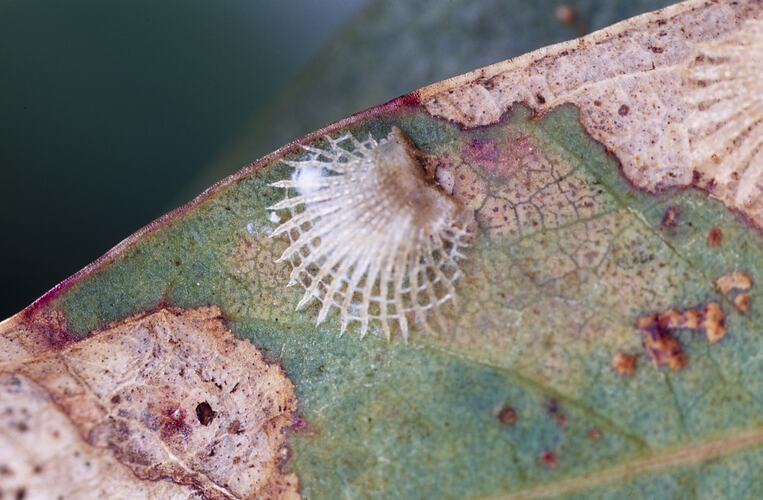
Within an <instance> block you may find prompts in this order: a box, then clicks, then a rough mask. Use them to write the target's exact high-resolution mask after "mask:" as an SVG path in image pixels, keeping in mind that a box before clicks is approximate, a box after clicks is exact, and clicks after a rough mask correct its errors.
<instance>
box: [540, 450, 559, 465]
mask: <svg viewBox="0 0 763 500" xmlns="http://www.w3.org/2000/svg"><path fill="white" fill-rule="evenodd" d="M538 458H540V461H541V462H543V463H544V464H545V465H546V467H548V468H549V469H553V468H554V467H556V455H555V454H554V452H553V451H551V450H543V451H542V452H541V453H540V457H538Z"/></svg>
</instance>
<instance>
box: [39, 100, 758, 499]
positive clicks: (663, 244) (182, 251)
mask: <svg viewBox="0 0 763 500" xmlns="http://www.w3.org/2000/svg"><path fill="white" fill-rule="evenodd" d="M392 127H399V128H400V129H401V130H402V131H403V132H404V133H405V134H406V135H407V136H408V137H410V139H411V141H412V142H413V144H414V145H415V147H416V148H417V149H418V150H420V151H421V152H423V153H424V154H426V155H429V157H430V158H435V159H436V161H437V165H438V168H439V169H441V172H444V173H445V174H443V175H449V176H450V178H451V180H452V183H453V186H452V191H453V196H454V197H455V198H456V199H458V200H459V201H460V202H463V203H465V204H470V203H473V207H474V208H475V211H476V220H477V229H476V231H475V237H474V239H473V241H472V242H471V244H470V246H469V247H468V248H467V249H465V250H464V252H463V253H464V254H465V259H464V261H463V265H462V271H463V277H462V278H460V279H459V280H458V281H456V292H457V297H458V301H457V303H456V304H453V305H448V306H446V307H444V308H443V311H442V313H443V321H444V324H445V328H435V329H434V330H435V331H434V332H427V331H425V330H424V329H422V328H419V327H414V328H413V330H412V331H411V333H410V335H409V339H408V341H407V342H406V341H404V340H403V339H402V338H401V336H400V335H395V336H393V338H392V340H391V341H387V340H385V339H384V336H383V335H382V333H381V328H380V326H379V325H378V324H372V325H371V328H370V329H371V334H370V335H368V336H367V337H366V338H363V339H360V338H359V335H358V332H359V327H358V325H357V324H351V326H350V327H349V328H348V331H347V332H346V333H345V334H343V335H340V334H339V331H340V319H339V317H338V314H336V312H335V311H334V312H332V313H331V314H329V316H328V318H327V320H326V321H325V322H323V323H321V324H319V325H317V326H316V325H315V320H316V316H317V314H318V309H319V304H316V303H312V304H311V305H309V306H308V307H306V308H305V309H303V310H300V311H295V306H296V304H297V302H298V301H299V299H300V297H301V295H302V293H303V290H301V289H300V288H299V287H287V286H286V285H287V283H288V279H289V278H288V276H289V271H290V267H289V265H288V263H277V262H276V259H277V258H278V257H279V256H280V254H281V252H282V251H283V250H284V248H285V247H286V245H287V244H288V239H287V238H285V237H284V236H279V237H275V238H271V237H270V235H271V233H272V231H273V230H274V229H275V227H276V226H277V223H274V222H273V221H272V213H271V211H270V210H268V207H269V206H271V205H273V204H274V203H276V202H278V201H280V200H281V199H282V197H283V192H282V191H283V190H281V189H276V188H273V187H271V186H270V184H271V183H273V182H275V181H278V180H281V179H286V178H289V176H290V175H291V171H292V169H291V168H290V167H288V166H287V165H286V164H284V163H283V162H282V159H292V160H299V159H304V158H305V156H306V153H305V152H304V151H303V150H301V149H300V148H299V147H298V146H297V145H290V146H287V147H286V148H284V149H282V150H279V151H277V152H276V153H274V154H272V155H270V156H267V157H265V158H264V159H262V160H261V161H259V162H257V163H256V164H254V165H253V166H251V167H249V168H247V169H244V170H242V171H241V172H239V173H238V174H235V175H234V176H232V177H231V178H228V179H227V180H225V181H223V182H222V183H220V184H218V185H216V186H214V187H213V188H212V189H210V190H209V191H207V192H206V193H205V194H204V195H202V196H201V197H199V198H198V199H196V200H195V201H194V202H192V203H191V204H189V205H187V206H185V207H183V208H181V209H179V210H178V211H176V212H173V213H171V214H169V215H168V216H166V217H165V218H163V219H161V220H159V221H157V222H156V223H154V224H153V225H152V226H149V227H148V228H147V229H146V230H145V231H143V232H141V233H138V234H136V235H135V236H134V237H132V238H130V239H128V240H127V241H126V242H124V243H123V244H122V245H121V246H120V247H117V248H116V249H115V250H114V251H112V252H111V253H109V254H107V256H106V257H105V258H103V259H102V260H100V261H98V262H96V263H94V264H93V265H92V266H91V267H89V268H87V269H86V270H84V271H83V272H82V273H81V274H80V275H76V276H75V277H73V278H72V279H70V280H69V281H67V282H65V283H64V284H62V285H61V286H60V287H59V288H57V289H54V290H53V291H52V292H50V293H49V294H48V295H46V296H44V297H43V298H42V299H41V300H40V301H38V302H37V303H36V304H35V305H33V306H31V307H30V309H29V310H27V311H26V313H25V314H26V315H27V316H25V317H31V316H30V315H32V313H33V312H35V311H45V312H46V313H50V312H52V311H56V312H59V313H61V314H62V315H63V317H64V318H65V320H66V325H67V332H68V333H69V334H71V335H72V336H74V337H76V338H78V339H79V338H82V337H84V336H86V335H88V334H89V333H92V332H94V331H97V330H98V329H101V328H103V327H104V326H105V325H107V324H109V323H110V322H113V321H120V320H123V319H125V318H128V317H130V316H131V315H136V314H140V313H143V312H145V311H151V310H156V309H158V308H162V307H167V306H173V307H179V308H186V309H190V308H197V307H200V306H216V307H219V308H220V310H221V311H222V316H223V317H224V319H225V321H226V324H227V327H228V328H229V329H230V331H232V332H233V334H234V335H235V337H237V338H239V339H245V340H247V341H249V342H251V343H252V344H253V345H254V346H255V347H257V348H258V349H260V350H261V351H262V352H263V353H264V354H265V356H267V358H268V359H270V360H272V362H274V363H277V364H279V365H281V366H282V367H283V369H284V371H285V373H286V375H287V377H288V379H289V380H290V381H291V382H292V383H293V384H294V393H295V396H296V401H297V413H298V415H299V419H300V424H299V425H298V426H295V427H294V429H293V432H290V433H289V435H288V438H287V439H288V446H289V449H290V450H291V456H290V458H289V459H288V460H287V461H285V463H284V464H283V468H284V470H286V471H287V472H292V473H294V474H296V476H297V477H298V478H299V485H300V492H301V494H302V495H303V496H304V497H305V498H365V497H379V498H467V497H507V498H537V497H565V498H567V497H569V498H630V497H640V498H685V497H697V498H758V497H759V496H760V495H761V493H763V483H762V482H761V470H763V448H761V446H760V445H761V440H762V439H763V438H762V437H761V436H763V431H762V430H761V429H762V427H761V426H762V425H763V421H761V414H763V413H762V412H761V410H763V384H762V383H761V368H763V364H762V363H761V359H762V358H761V352H763V351H762V350H761V347H762V346H761V330H762V328H761V326H762V325H763V303H762V302H761V300H759V297H757V296H756V291H757V287H758V286H759V285H758V284H757V283H759V282H760V280H761V279H763V275H761V271H763V265H762V263H763V235H761V232H760V230H759V229H757V228H755V227H753V225H752V224H751V223H750V221H749V220H748V219H745V217H744V216H743V215H741V214H740V213H738V212H735V211H732V210H729V209H727V208H726V207H725V206H724V204H723V203H722V202H721V201H718V200H715V199H712V198H711V197H709V196H708V194H707V193H706V192H703V191H700V190H696V189H673V190H666V191H663V192H659V193H653V192H652V193H650V192H646V191H644V190H640V189H637V188H636V187H635V186H634V185H633V184H632V183H631V182H629V180H628V179H627V178H626V177H625V176H624V175H623V173H622V170H621V168H620V165H619V163H618V159H617V157H616V156H615V154H616V152H615V153H613V152H610V151H607V149H606V148H605V147H604V146H603V145H602V144H600V143H599V142H597V141H595V140H593V139H592V138H591V136H590V135H589V132H588V131H587V130H585V129H584V128H583V126H582V125H581V119H580V110H579V109H578V108H577V107H575V106H573V105H563V106H559V107H556V108H555V109H553V110H551V111H549V112H546V113H545V114H543V116H538V115H537V114H535V113H534V112H533V110H532V109H531V108H530V107H529V105H528V104H521V103H517V104H515V105H513V106H512V107H511V108H510V110H509V111H508V112H506V113H505V114H503V116H502V119H501V120H500V121H499V122H497V123H492V124H490V125H487V126H480V127H472V128H465V127H462V126H459V125H458V124H455V123H452V122H449V121H446V120H444V119H441V118H437V117H433V116H432V115H431V114H429V113H428V112H427V111H426V110H425V109H424V107H423V106H421V105H420V104H419V103H418V102H416V99H415V98H414V96H408V97H406V98H401V99H400V100H397V101H394V102H392V103H390V104H388V105H385V106H381V107H378V108H374V109H372V110H370V111H369V112H366V113H363V114H360V115H356V116H354V117H352V118H351V119H349V120H347V121H344V122H339V123H337V124H335V125H332V126H330V127H328V128H327V129H324V130H322V131H319V132H317V133H314V134H312V135H310V136H307V137H306V138H304V139H303V140H302V141H301V142H302V144H305V145H307V144H313V145H315V146H316V147H326V141H325V140H324V138H323V136H324V134H329V135H330V136H331V137H337V136H338V135H341V134H343V133H345V132H348V133H351V134H353V136H355V137H366V136H368V135H369V134H370V135H371V136H372V137H375V138H377V139H382V138H384V137H386V136H387V135H388V134H389V133H390V131H391V130H392ZM281 215H282V216H283V215H284V214H281ZM673 217H674V218H673ZM711 234H715V235H722V236H721V237H720V238H717V237H716V238H713V237H709V235H711ZM734 271H738V272H743V273H745V274H746V275H748V276H750V277H751V278H752V281H753V283H754V284H753V285H752V289H751V290H750V292H749V293H750V295H751V296H752V300H751V302H750V304H749V308H747V309H746V310H742V309H741V308H740V307H738V306H737V305H736V304H735V303H734V298H735V297H736V296H737V295H736V292H734V294H729V293H724V292H722V290H720V289H719V286H717V285H716V281H717V280H718V279H719V278H720V277H722V276H724V275H729V274H730V273H732V272H734ZM713 303H716V304H719V305H720V308H721V310H722V311H723V314H724V317H723V324H724V326H725V328H726V333H725V335H724V336H723V338H722V339H721V340H720V341H719V342H715V343H711V342H710V341H709V340H708V338H706V335H705V331H704V329H703V328H689V327H683V328H681V327H678V328H673V327H670V328H669V335H670V336H671V338H674V339H675V340H676V341H677V342H678V345H680V349H681V350H682V352H683V354H684V355H685V357H686V363H685V366H683V367H680V368H679V369H670V368H669V367H668V366H667V365H664V364H659V363H658V362H656V358H655V357H654V355H652V354H650V352H649V350H648V349H646V347H645V345H644V343H645V338H646V335H648V332H647V333H645V331H644V328H639V327H637V326H636V325H637V322H638V321H639V318H645V317H651V316H652V315H660V314H664V313H666V312H667V311H670V310H674V311H687V310H697V311H703V310H705V309H704V308H707V307H708V305H709V304H713ZM702 314H706V312H705V313H702ZM706 328H709V327H706ZM665 330H667V328H666V329H665ZM617 353H625V354H627V355H629V356H633V357H634V359H635V360H636V366H635V369H634V372H633V373H632V374H628V373H624V372H622V370H618V369H616V367H615V366H613V359H614V357H615V356H616V354H617Z"/></svg>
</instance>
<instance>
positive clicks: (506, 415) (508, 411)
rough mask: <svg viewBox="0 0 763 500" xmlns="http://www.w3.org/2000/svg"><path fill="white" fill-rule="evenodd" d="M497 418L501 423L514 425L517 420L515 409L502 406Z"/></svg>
mask: <svg viewBox="0 0 763 500" xmlns="http://www.w3.org/2000/svg"><path fill="white" fill-rule="evenodd" d="M498 420H499V421H500V422H501V423H502V424H506V425H514V424H515V423H516V422H517V411H516V410H515V409H514V408H512V407H511V406H504V407H503V408H501V411H499V412H498Z"/></svg>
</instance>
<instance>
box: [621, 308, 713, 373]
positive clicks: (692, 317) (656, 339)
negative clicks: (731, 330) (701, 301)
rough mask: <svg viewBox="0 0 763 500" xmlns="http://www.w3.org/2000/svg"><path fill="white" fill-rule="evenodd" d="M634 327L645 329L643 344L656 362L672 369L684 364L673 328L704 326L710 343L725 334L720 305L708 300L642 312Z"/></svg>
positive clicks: (698, 327)
mask: <svg viewBox="0 0 763 500" xmlns="http://www.w3.org/2000/svg"><path fill="white" fill-rule="evenodd" d="M635 325H636V328H639V329H641V330H643V331H644V339H643V340H644V347H645V348H646V350H647V352H649V355H650V356H651V357H652V360H653V361H654V362H655V364H657V365H661V364H667V365H668V366H670V368H671V369H673V370H679V369H681V368H683V367H684V366H685V365H686V355H685V354H684V353H683V351H682V349H681V345H680V343H679V342H678V340H677V339H676V338H675V337H674V336H673V335H672V334H670V333H669V330H671V329H675V328H686V329H688V330H702V329H703V330H705V336H706V337H707V340H709V341H710V343H711V344H714V343H716V342H718V341H719V340H721V339H722V338H723V337H724V336H725V335H726V331H727V328H726V321H725V314H724V312H723V309H722V308H721V305H720V304H719V303H717V302H711V303H709V304H708V305H707V306H705V307H704V308H703V309H701V310H699V309H686V310H685V311H677V310H675V309H669V310H667V311H665V312H664V313H662V314H652V315H649V316H642V317H640V318H638V319H637V320H636V323H635Z"/></svg>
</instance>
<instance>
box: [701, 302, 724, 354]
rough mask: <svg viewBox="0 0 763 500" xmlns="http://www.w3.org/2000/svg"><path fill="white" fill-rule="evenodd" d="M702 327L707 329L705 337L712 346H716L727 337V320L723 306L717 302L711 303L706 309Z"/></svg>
mask: <svg viewBox="0 0 763 500" xmlns="http://www.w3.org/2000/svg"><path fill="white" fill-rule="evenodd" d="M703 312H704V319H703V321H702V327H703V328H704V329H705V336H706V337H707V340H709V341H710V343H711V344H715V343H716V342H718V341H719V340H721V339H722V338H723V337H724V336H725V335H726V330H727V328H726V319H725V314H723V309H721V305H720V304H719V303H717V302H711V303H710V304H708V305H707V307H705V310H704V311H703Z"/></svg>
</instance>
